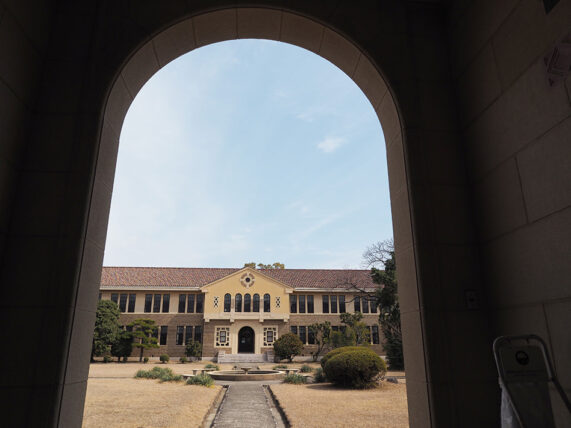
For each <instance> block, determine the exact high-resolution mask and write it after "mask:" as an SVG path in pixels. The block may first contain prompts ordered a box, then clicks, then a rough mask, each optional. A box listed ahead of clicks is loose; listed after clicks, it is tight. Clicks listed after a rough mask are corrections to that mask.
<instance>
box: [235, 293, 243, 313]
mask: <svg viewBox="0 0 571 428" xmlns="http://www.w3.org/2000/svg"><path fill="white" fill-rule="evenodd" d="M234 311H236V312H242V295H241V294H240V293H238V294H236V297H235V298H234Z"/></svg>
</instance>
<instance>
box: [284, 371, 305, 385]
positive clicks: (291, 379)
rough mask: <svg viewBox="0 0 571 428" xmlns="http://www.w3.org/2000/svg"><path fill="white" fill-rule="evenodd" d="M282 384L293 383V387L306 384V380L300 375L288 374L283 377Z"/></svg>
mask: <svg viewBox="0 0 571 428" xmlns="http://www.w3.org/2000/svg"><path fill="white" fill-rule="evenodd" d="M284 383H293V384H295V385H299V384H302V383H307V378H306V377H305V376H303V375H300V374H296V373H293V374H288V375H286V377H284Z"/></svg>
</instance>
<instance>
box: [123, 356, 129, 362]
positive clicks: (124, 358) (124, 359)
mask: <svg viewBox="0 0 571 428" xmlns="http://www.w3.org/2000/svg"><path fill="white" fill-rule="evenodd" d="M121 360H122V361H123V362H124V363H126V362H127V361H128V360H129V357H126V356H125V357H123V358H122V359H121Z"/></svg>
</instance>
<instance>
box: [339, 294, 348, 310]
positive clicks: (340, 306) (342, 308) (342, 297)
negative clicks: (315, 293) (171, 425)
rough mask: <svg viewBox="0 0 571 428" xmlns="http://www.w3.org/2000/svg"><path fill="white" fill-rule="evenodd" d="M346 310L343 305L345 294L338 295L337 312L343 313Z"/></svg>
mask: <svg viewBox="0 0 571 428" xmlns="http://www.w3.org/2000/svg"><path fill="white" fill-rule="evenodd" d="M345 312H347V310H346V305H345V296H339V313H340V314H343V313H345Z"/></svg>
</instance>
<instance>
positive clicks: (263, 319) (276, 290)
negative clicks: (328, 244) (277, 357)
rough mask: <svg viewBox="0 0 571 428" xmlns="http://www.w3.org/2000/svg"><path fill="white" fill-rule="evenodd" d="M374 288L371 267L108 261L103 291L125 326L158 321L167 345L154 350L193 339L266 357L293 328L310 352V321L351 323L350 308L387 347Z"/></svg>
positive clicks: (337, 325)
mask: <svg viewBox="0 0 571 428" xmlns="http://www.w3.org/2000/svg"><path fill="white" fill-rule="evenodd" d="M374 288H375V284H374V283H373V282H372V280H371V277H370V272H369V271H367V270H313V269H276V270H273V269H268V270H258V269H252V268H242V269H214V268H212V269H211V268H137V267H104V268H103V272H102V276H101V287H100V293H99V298H100V299H108V300H112V301H115V302H116V303H117V304H118V305H119V309H120V310H121V317H120V323H121V324H122V325H124V326H127V325H128V324H129V323H131V322H132V321H134V320H135V319H138V318H149V319H152V320H154V321H155V323H156V325H157V336H158V340H159V344H160V348H159V349H153V350H150V351H147V354H148V355H149V356H151V357H153V356H155V357H156V356H158V355H161V354H164V353H166V354H168V355H169V356H171V357H179V356H183V355H184V350H185V344H186V343H187V342H188V341H189V340H190V339H193V340H197V341H199V342H201V343H202V357H203V358H204V359H218V360H219V361H233V359H232V356H236V355H239V354H254V355H257V356H258V357H259V360H260V361H262V360H272V354H273V343H274V341H275V340H277V339H278V338H279V337H280V336H281V335H283V334H285V333H287V332H292V333H295V334H296V335H298V336H299V338H300V339H301V341H302V342H303V343H304V345H305V346H304V350H303V354H302V357H303V356H305V357H309V356H310V355H311V353H312V352H314V351H315V349H316V345H315V337H314V335H313V332H311V331H310V329H309V326H310V325H311V324H313V323H317V322H324V321H329V322H330V323H331V325H332V328H333V330H340V329H343V328H344V326H343V325H342V323H341V320H340V314H341V313H344V312H350V313H352V312H361V313H363V321H364V322H365V324H366V325H367V326H368V327H369V333H370V334H369V336H370V337H369V339H370V343H371V347H372V349H373V350H375V352H377V353H379V354H382V353H383V351H382V346H381V343H382V337H381V332H380V326H379V314H378V312H377V309H376V307H375V305H374V304H372V302H370V301H369V299H368V298H367V292H371V291H372V290H374Z"/></svg>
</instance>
